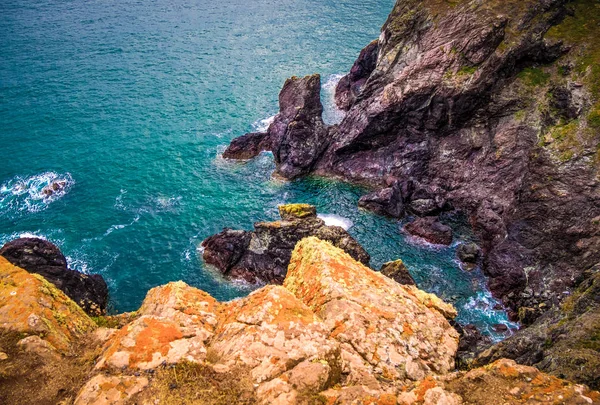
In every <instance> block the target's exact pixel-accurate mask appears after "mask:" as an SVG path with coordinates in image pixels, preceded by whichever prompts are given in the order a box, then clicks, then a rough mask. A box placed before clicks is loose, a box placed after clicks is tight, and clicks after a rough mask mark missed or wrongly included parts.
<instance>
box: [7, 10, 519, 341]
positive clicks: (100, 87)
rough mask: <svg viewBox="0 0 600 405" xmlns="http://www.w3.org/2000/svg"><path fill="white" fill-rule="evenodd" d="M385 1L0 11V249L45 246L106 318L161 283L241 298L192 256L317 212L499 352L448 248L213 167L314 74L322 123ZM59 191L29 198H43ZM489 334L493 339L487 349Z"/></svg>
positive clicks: (496, 316) (338, 191)
mask: <svg viewBox="0 0 600 405" xmlns="http://www.w3.org/2000/svg"><path fill="white" fill-rule="evenodd" d="M393 3H394V2H393V1H392V0H319V1H315V0H277V1H274V0H221V1H218V2H215V1H209V0H185V1H183V0H146V1H141V0H118V1H116V0H83V1H82V0H2V1H1V2H0V153H1V155H0V244H3V243H4V242H7V241H9V240H12V239H14V238H18V237H21V236H36V237H41V238H45V239H47V240H50V241H52V242H53V243H55V244H57V245H58V246H59V247H60V249H61V250H62V252H63V253H64V254H65V256H66V257H67V259H68V263H69V266H70V267H71V268H73V269H76V270H79V271H81V272H84V273H98V274H101V275H102V276H103V277H104V278H105V279H106V281H107V283H108V285H109V289H110V310H111V312H113V313H117V312H123V311H132V310H135V309H137V308H138V307H139V305H140V303H141V302H142V300H143V299H144V297H145V295H146V293H147V291H148V290H149V289H151V288H153V287H155V286H158V285H161V284H164V283H167V282H169V281H174V280H183V281H185V282H186V283H188V284H190V285H192V286H195V287H198V288H201V289H203V290H205V291H207V292H209V293H210V294H212V295H213V296H214V297H216V298H217V299H219V300H231V299H234V298H237V297H241V296H245V295H247V294H249V293H250V292H251V291H253V290H254V289H256V288H258V287H259V286H257V285H248V284H244V283H240V282H231V281H228V280H225V279H224V278H223V277H222V276H220V275H219V274H218V273H217V272H215V271H214V270H213V269H211V268H209V267H207V266H205V264H204V263H203V261H202V257H201V251H200V250H199V244H200V242H201V241H202V240H203V239H204V238H206V237H208V236H210V235H212V234H214V233H217V232H220V231H221V230H222V229H223V228H224V227H229V228H236V229H251V228H252V225H253V223H254V222H258V221H267V220H274V219H276V218H277V217H278V214H277V206H278V205H279V204H284V203H295V202H303V203H310V204H314V205H316V206H317V209H318V212H319V213H320V215H321V216H322V217H323V218H324V219H325V220H326V221H327V222H328V223H330V224H336V225H340V226H343V227H345V228H346V229H348V231H349V232H350V233H351V234H352V235H353V236H354V237H355V238H356V239H357V240H358V241H359V242H360V243H361V244H362V245H363V246H364V247H365V249H366V250H367V251H368V252H369V253H370V255H371V257H372V260H371V264H372V267H373V268H375V269H378V268H379V267H380V266H381V264H383V263H384V262H386V261H390V260H395V259H399V258H401V259H402V260H403V261H404V262H405V263H406V265H407V266H408V268H409V270H410V272H411V273H412V275H413V277H414V278H415V280H416V281H417V283H418V285H419V287H420V288H422V289H424V290H427V291H430V292H433V293H435V294H438V295H439V296H440V297H442V298H443V299H445V300H448V301H450V302H452V303H453V304H454V305H456V307H457V309H458V312H459V316H458V321H459V322H460V323H463V324H467V323H473V324H475V325H476V326H478V327H479V328H480V330H481V331H482V332H483V333H484V334H488V335H490V336H492V338H493V339H494V340H500V339H503V338H505V337H506V336H508V335H509V334H510V333H512V332H511V331H510V329H511V328H512V329H514V328H515V327H516V325H515V324H512V323H511V322H509V321H508V319H507V316H506V313H505V311H504V310H503V309H502V308H501V306H500V304H499V302H498V301H496V300H495V299H494V298H493V297H492V295H491V294H490V292H489V291H488V289H487V287H486V279H485V277H484V275H483V274H482V272H481V270H480V269H474V270H472V271H467V270H466V269H463V268H461V265H460V264H459V263H458V261H457V260H456V258H455V251H456V246H457V244H458V243H459V242H460V241H464V240H471V239H473V235H470V234H469V231H468V229H465V227H461V226H460V225H456V230H457V235H458V238H457V239H456V241H455V243H454V244H453V245H452V246H450V247H441V246H434V245H429V244H426V243H423V242H421V241H418V240H415V239H413V238H410V237H408V236H407V235H405V234H404V233H403V232H402V225H403V223H402V222H398V221H397V220H392V219H388V218H383V217H380V216H377V215H374V214H371V213H368V212H365V211H362V210H359V209H358V208H357V201H358V199H359V197H360V196H361V195H362V194H364V193H365V192H366V190H364V189H362V188H360V187H356V186H353V185H350V184H346V183H342V182H339V181H334V180H330V179H323V178H314V177H309V178H304V179H300V180H297V181H293V182H284V181H280V180H276V179H273V178H272V176H271V174H272V172H273V170H274V163H273V157H272V155H270V154H268V153H263V154H261V155H260V156H259V157H257V158H256V159H253V160H251V161H247V162H232V161H227V160H224V159H223V158H222V156H221V154H222V152H223V150H224V149H225V147H226V146H227V145H228V143H229V142H230V141H231V140H232V139H233V138H234V137H236V136H239V135H243V134H244V133H246V132H249V131H258V130H264V129H266V127H267V126H268V124H269V122H270V120H272V117H273V116H274V115H275V114H276V113H277V111H278V103H277V97H278V93H279V90H280V89H281V86H282V84H283V83H284V81H285V79H286V78H288V77H290V76H293V75H296V76H302V75H307V74H312V73H319V74H320V75H321V78H322V86H323V91H322V101H323V104H324V106H325V113H324V119H325V121H326V122H328V123H336V122H339V121H340V120H341V119H343V113H342V112H341V111H339V110H337V109H336V108H335V105H334V102H333V92H334V89H335V85H336V83H337V81H339V79H340V78H341V77H342V76H343V74H344V73H345V72H347V71H349V69H350V67H351V66H352V63H353V62H354V60H355V59H356V57H357V56H358V53H359V52H360V50H361V48H362V47H364V46H365V45H366V44H368V43H369V42H370V41H372V40H373V39H375V38H377V37H378V36H379V32H380V28H381V26H382V25H383V23H384V22H385V20H386V18H387V15H388V13H389V12H390V11H391V9H392V6H393ZM57 180H58V181H64V182H65V183H64V184H65V187H64V188H63V189H61V190H59V191H58V192H57V193H54V194H53V195H50V196H48V195H46V194H44V193H43V191H42V190H43V189H44V187H46V186H47V185H49V184H51V183H52V182H54V181H57ZM497 324H505V325H507V326H509V331H508V332H502V331H500V332H499V331H497V330H496V329H498V328H497V326H495V325H497Z"/></svg>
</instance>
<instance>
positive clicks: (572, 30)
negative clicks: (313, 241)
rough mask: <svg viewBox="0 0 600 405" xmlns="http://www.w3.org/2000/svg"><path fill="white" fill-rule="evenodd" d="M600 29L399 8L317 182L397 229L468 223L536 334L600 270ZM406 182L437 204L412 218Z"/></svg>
mask: <svg viewBox="0 0 600 405" xmlns="http://www.w3.org/2000/svg"><path fill="white" fill-rule="evenodd" d="M599 24H600V9H599V8H598V5H597V2H596V1H595V0H577V1H572V2H567V1H563V0H544V1H542V0H524V1H519V2H516V1H505V2H499V1H492V2H489V1H488V2H473V1H468V0H458V1H453V2H439V1H434V0H427V1H420V0H419V1H418V0H402V1H397V2H396V5H395V6H394V9H393V10H392V12H391V14H390V16H389V18H388V20H387V21H386V23H385V25H384V26H383V28H382V32H381V35H380V38H379V40H378V42H377V47H378V50H377V60H376V63H375V67H374V69H373V70H372V72H369V73H368V74H365V75H364V77H367V78H366V81H365V82H364V84H362V85H360V86H359V88H358V94H355V97H354V96H353V97H348V98H347V99H348V100H351V101H350V102H349V103H350V105H349V109H348V112H347V114H346V115H345V117H344V119H343V121H342V122H341V123H340V124H339V125H338V126H335V127H331V128H330V131H329V134H330V137H329V138H328V140H327V145H326V148H325V150H324V152H322V153H321V152H319V153H317V154H315V155H314V159H315V160H314V163H313V164H312V169H311V171H312V173H316V174H320V175H324V176H333V177H337V178H343V179H346V180H348V181H352V182H355V183H360V184H366V185H369V186H370V187H372V188H374V189H375V190H376V191H375V192H374V193H373V194H370V195H369V196H367V197H365V198H363V199H362V201H361V205H362V206H364V207H365V208H368V209H373V210H375V211H376V212H380V213H384V214H386V215H396V214H398V215H402V214H403V212H405V211H408V212H410V213H412V214H415V215H418V216H434V215H439V213H440V211H442V210H448V209H453V210H458V211H461V212H463V213H464V214H466V215H467V217H468V219H469V222H470V223H471V225H472V227H473V229H474V231H475V232H476V234H477V236H478V239H479V240H480V242H481V249H482V254H483V260H482V268H483V270H484V272H485V273H486V274H487V275H488V276H489V278H490V280H489V287H490V289H491V290H492V292H493V293H494V295H495V296H497V297H499V298H501V299H502V300H503V303H504V304H505V305H506V306H507V307H508V308H509V309H510V313H511V316H512V317H513V318H515V319H516V318H517V314H518V313H519V311H521V312H523V308H526V309H527V314H528V315H527V317H526V319H527V322H528V323H531V322H534V321H535V320H536V319H537V318H538V317H540V316H541V315H542V314H543V313H544V312H545V311H546V310H548V309H549V308H552V307H554V306H556V305H558V304H559V303H560V302H561V301H562V300H563V299H564V298H565V297H566V296H567V294H564V292H565V291H567V292H568V291H572V289H573V288H574V287H575V281H576V280H577V279H579V278H580V275H581V274H582V272H583V271H584V270H585V269H588V268H591V267H592V266H594V265H595V264H597V263H599V262H600V233H599V232H600V231H599V228H598V223H599V221H600V220H599V218H600V182H599V178H600V177H599V176H598V169H599V167H600V165H598V161H599V158H598V147H599V145H600V118H599V117H600V113H599V111H600V90H599V89H598V86H597V83H598V81H599V80H600V79H599V78H600V73H599V71H598V65H600V59H599V56H598V55H600V49H599V45H598V41H597V37H598V35H599V34H600V32H599V30H598V26H599ZM365 54H366V52H365ZM365 54H363V55H362V56H361V57H360V58H359V61H357V66H361V60H364V59H365ZM368 70H371V69H370V68H369V69H367V71H368ZM342 87H344V88H347V86H346V85H345V84H344V85H343V86H342ZM302 151H306V150H305V149H302ZM277 163H278V165H281V163H280V161H277ZM306 167H308V166H306ZM395 182H400V183H403V184H410V183H413V184H418V185H419V187H420V189H421V191H427V192H426V193H422V194H423V195H419V194H418V193H417V195H411V196H408V195H402V198H403V207H404V210H402V209H400V208H401V206H400V204H398V203H397V202H395V201H398V198H397V194H395V190H393V188H392V189H390V187H391V186H390V185H391V184H394V183H395ZM378 190H381V191H378ZM427 194H429V195H427ZM407 200H408V201H407ZM392 201H394V202H393V203H391V202H392ZM523 319H525V318H523Z"/></svg>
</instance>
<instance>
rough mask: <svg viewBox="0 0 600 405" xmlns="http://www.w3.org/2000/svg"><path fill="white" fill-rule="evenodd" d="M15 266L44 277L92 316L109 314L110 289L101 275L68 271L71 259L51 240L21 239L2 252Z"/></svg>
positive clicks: (6, 245) (11, 242) (7, 244)
mask: <svg viewBox="0 0 600 405" xmlns="http://www.w3.org/2000/svg"><path fill="white" fill-rule="evenodd" d="M0 256H4V257H5V258H6V259H7V260H8V261H10V262H11V263H13V264H14V265H15V266H19V267H21V268H23V269H25V270H27V271H29V272H31V273H36V274H39V275H41V276H43V277H44V278H45V279H46V280H48V281H49V282H51V283H52V284H54V285H55V286H56V287H57V288H58V289H60V290H61V291H63V292H64V293H65V294H67V296H69V297H70V298H71V299H72V300H73V301H75V302H76V303H77V304H79V306H81V308H83V310H84V311H85V312H87V313H88V314H89V315H92V316H97V315H101V314H103V313H104V312H105V311H106V305H107V303H108V286H107V285H106V282H105V281H104V279H103V278H102V276H100V275H98V274H92V275H87V274H83V273H80V272H78V271H74V270H69V269H68V268H67V259H66V258H65V256H64V255H63V254H62V253H61V251H60V249H58V247H56V246H55V245H54V244H52V243H51V242H48V241H47V240H43V239H38V238H19V239H15V240H13V241H10V242H7V243H6V244H5V245H4V246H3V247H2V249H0Z"/></svg>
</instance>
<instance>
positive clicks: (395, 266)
mask: <svg viewBox="0 0 600 405" xmlns="http://www.w3.org/2000/svg"><path fill="white" fill-rule="evenodd" d="M379 272H380V273H381V274H383V275H384V276H387V277H389V278H391V279H392V280H394V281H395V282H397V283H400V284H405V285H416V283H415V280H414V279H413V278H412V276H411V275H410V272H409V271H408V269H407V268H406V265H405V264H404V262H403V261H402V260H401V259H398V260H394V261H393V262H387V263H384V264H383V265H382V266H381V269H380V270H379Z"/></svg>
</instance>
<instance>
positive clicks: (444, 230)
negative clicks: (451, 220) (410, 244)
mask: <svg viewBox="0 0 600 405" xmlns="http://www.w3.org/2000/svg"><path fill="white" fill-rule="evenodd" d="M404 229H405V230H406V231H407V232H408V233H409V234H411V235H413V236H417V237H419V238H422V239H425V240H426V241H427V242H429V243H434V244H437V245H449V244H451V243H452V229H451V228H450V227H449V226H448V225H444V224H442V223H441V222H440V221H439V220H438V218H437V217H423V218H417V219H415V220H414V221H412V222H409V223H408V224H406V225H405V226H404Z"/></svg>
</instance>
